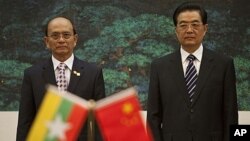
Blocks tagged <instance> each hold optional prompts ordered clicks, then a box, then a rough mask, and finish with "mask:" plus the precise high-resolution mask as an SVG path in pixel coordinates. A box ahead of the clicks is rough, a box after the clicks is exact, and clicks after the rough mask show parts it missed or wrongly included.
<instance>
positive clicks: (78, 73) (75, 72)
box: [73, 71, 81, 76]
mask: <svg viewBox="0 0 250 141" xmlns="http://www.w3.org/2000/svg"><path fill="white" fill-rule="evenodd" d="M73 73H74V74H75V75H76V76H80V75H81V74H80V72H77V71H73Z"/></svg>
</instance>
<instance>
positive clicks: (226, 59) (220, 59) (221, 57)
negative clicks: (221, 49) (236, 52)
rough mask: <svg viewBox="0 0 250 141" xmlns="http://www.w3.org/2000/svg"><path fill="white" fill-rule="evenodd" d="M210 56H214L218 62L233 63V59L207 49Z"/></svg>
mask: <svg viewBox="0 0 250 141" xmlns="http://www.w3.org/2000/svg"><path fill="white" fill-rule="evenodd" d="M206 52H207V53H208V55H209V56H212V57H213V58H214V59H215V60H216V61H217V62H231V61H233V58H232V57H230V56H227V55H224V54H222V53H218V52H215V51H212V50H209V49H206Z"/></svg>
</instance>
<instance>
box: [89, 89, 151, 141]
mask: <svg viewBox="0 0 250 141" xmlns="http://www.w3.org/2000/svg"><path fill="white" fill-rule="evenodd" d="M140 110H141V108H140V104H139V100H138V99H137V92H136V90H135V89H134V88H129V89H127V90H124V91H121V92H119V93H117V94H114V95H112V96H110V97H107V98H105V99H102V100H99V101H97V102H96V107H95V110H94V114H95V117H96V120H97V123H98V125H99V127H100V130H101V132H102V135H103V138H104V140H105V141H152V138H151V136H149V134H147V129H146V125H145V124H144V123H145V122H143V118H142V116H141V114H140Z"/></svg>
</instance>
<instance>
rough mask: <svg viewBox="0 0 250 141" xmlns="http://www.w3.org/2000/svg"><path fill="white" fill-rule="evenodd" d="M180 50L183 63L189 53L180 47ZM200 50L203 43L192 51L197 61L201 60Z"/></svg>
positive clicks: (201, 50)
mask: <svg viewBox="0 0 250 141" xmlns="http://www.w3.org/2000/svg"><path fill="white" fill-rule="evenodd" d="M180 51H181V61H182V63H184V62H185V61H186V59H187V57H188V55H189V54H190V53H188V52H186V51H185V50H184V49H183V48H182V47H181V49H180ZM202 52H203V45H202V44H201V45H200V47H199V48H198V49H197V50H196V51H195V52H193V53H192V54H193V55H194V56H195V57H196V59H197V61H199V62H201V58H202Z"/></svg>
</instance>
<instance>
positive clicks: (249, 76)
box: [234, 57, 250, 110]
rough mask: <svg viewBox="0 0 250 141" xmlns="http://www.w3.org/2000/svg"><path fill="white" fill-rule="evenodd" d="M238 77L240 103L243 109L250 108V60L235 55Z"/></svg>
mask: <svg viewBox="0 0 250 141" xmlns="http://www.w3.org/2000/svg"><path fill="white" fill-rule="evenodd" d="M234 62H235V68H236V77H237V93H238V95H237V96H238V104H239V107H240V108H241V110H248V109H250V105H249V101H250V83H249V80H250V61H249V60H248V59H245V58H242V57H235V59H234Z"/></svg>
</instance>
